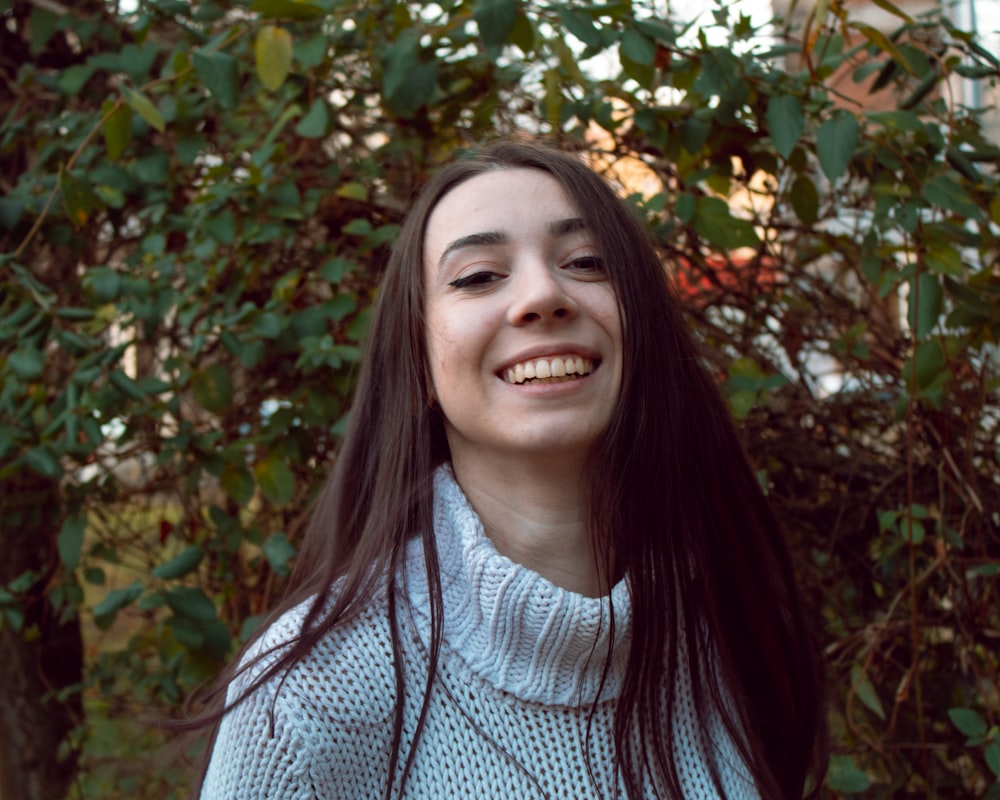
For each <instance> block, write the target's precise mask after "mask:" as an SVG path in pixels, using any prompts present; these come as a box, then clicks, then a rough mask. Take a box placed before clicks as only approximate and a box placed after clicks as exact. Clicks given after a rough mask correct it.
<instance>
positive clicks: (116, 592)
mask: <svg viewBox="0 0 1000 800" xmlns="http://www.w3.org/2000/svg"><path fill="white" fill-rule="evenodd" d="M142 591H143V589H142V584H141V583H139V581H133V582H132V583H131V584H129V585H128V586H126V587H124V588H122V589H112V590H111V591H110V592H108V593H107V595H106V596H105V597H104V599H103V600H102V601H101V602H100V603H98V604H97V605H96V606H94V616H95V617H113V616H114V615H115V614H117V613H118V612H119V611H121V610H122V609H123V608H125V606H127V605H129V604H131V603H133V602H135V601H136V600H137V599H138V598H139V595H141V594H142ZM109 622H110V620H109Z"/></svg>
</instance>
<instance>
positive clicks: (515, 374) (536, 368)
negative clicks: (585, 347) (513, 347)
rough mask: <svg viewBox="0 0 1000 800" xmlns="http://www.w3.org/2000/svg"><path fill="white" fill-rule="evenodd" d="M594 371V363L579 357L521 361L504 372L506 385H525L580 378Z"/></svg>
mask: <svg viewBox="0 0 1000 800" xmlns="http://www.w3.org/2000/svg"><path fill="white" fill-rule="evenodd" d="M593 371H594V362H593V361H592V360H591V359H589V358H582V357H581V356H556V357H554V358H537V359H534V360H532V361H522V362H521V363H520V364H515V365H514V366H513V367H508V368H507V369H506V370H504V373H503V379H504V380H505V381H507V383H525V382H526V381H531V380H551V379H567V378H569V379H573V378H582V377H583V376H584V375H589V374H590V373H591V372H593Z"/></svg>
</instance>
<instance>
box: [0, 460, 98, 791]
mask: <svg viewBox="0 0 1000 800" xmlns="http://www.w3.org/2000/svg"><path fill="white" fill-rule="evenodd" d="M61 516H62V515H61V510H60V499H59V487H58V484H57V482H55V481H52V480H50V479H48V478H43V477H40V476H37V475H33V474H31V473H26V472H23V471H21V472H18V473H15V474H14V476H12V477H9V478H4V479H3V480H2V481H0V587H7V586H8V585H9V584H10V583H11V581H13V580H15V579H17V578H19V577H20V576H22V575H24V574H25V573H26V572H30V573H32V575H33V576H34V577H33V578H32V579H31V584H30V586H29V587H27V590H26V591H24V592H19V593H17V599H18V600H19V601H20V606H19V607H20V609H21V611H23V614H24V623H23V625H21V626H20V628H19V629H16V628H15V627H14V626H13V625H12V624H11V621H10V619H9V618H8V619H4V620H3V622H2V624H0V800H60V798H63V797H65V796H66V793H67V791H68V789H69V786H70V784H71V783H72V781H73V778H74V776H75V775H76V767H77V755H78V754H77V752H76V749H75V746H73V745H71V744H69V741H68V736H69V734H70V732H71V731H72V730H73V728H75V727H76V726H77V725H78V724H79V723H80V722H81V721H82V719H83V703H82V700H81V695H80V691H79V688H78V687H79V686H80V684H81V682H82V680H83V642H82V638H81V635H80V624H79V620H78V619H77V618H76V616H75V615H74V616H73V618H72V619H70V620H69V621H60V619H59V612H58V611H57V610H56V609H54V608H53V607H52V604H51V603H50V601H49V597H48V594H47V591H46V590H47V587H48V586H49V582H50V579H51V578H52V576H53V574H54V573H55V570H56V568H57V566H58V555H57V552H56V547H55V542H56V537H57V535H58V532H59V527H60V523H61ZM64 743H65V744H64Z"/></svg>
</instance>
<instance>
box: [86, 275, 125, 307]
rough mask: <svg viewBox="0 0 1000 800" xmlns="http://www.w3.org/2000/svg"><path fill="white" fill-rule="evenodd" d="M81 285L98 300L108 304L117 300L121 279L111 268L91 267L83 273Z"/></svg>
mask: <svg viewBox="0 0 1000 800" xmlns="http://www.w3.org/2000/svg"><path fill="white" fill-rule="evenodd" d="M83 285H84V288H85V289H86V290H87V291H88V292H91V293H93V295H94V296H95V297H96V298H97V299H98V300H100V301H102V302H105V303H109V302H111V301H112V300H116V299H117V298H118V294H119V293H120V292H121V285H122V277H121V275H119V274H118V273H117V272H116V271H115V270H113V269H111V267H91V268H90V269H88V270H87V271H86V272H85V273H84V276H83Z"/></svg>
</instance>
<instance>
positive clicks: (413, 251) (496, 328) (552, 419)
mask: <svg viewBox="0 0 1000 800" xmlns="http://www.w3.org/2000/svg"><path fill="white" fill-rule="evenodd" d="M272 620H274V621H273V622H272V623H271V624H270V625H268V626H267V627H266V629H265V631H264V632H263V633H262V634H261V636H260V638H259V639H258V640H257V641H256V642H255V643H253V645H252V646H251V648H250V649H249V650H248V652H247V653H246V654H245V655H244V657H243V659H242V667H241V669H240V670H239V671H237V673H236V675H235V677H234V678H233V679H232V680H231V681H230V683H229V688H228V707H229V710H228V711H227V713H226V714H225V715H224V717H223V719H222V722H221V724H220V726H219V730H218V731H217V735H216V738H215V742H214V749H213V753H212V757H211V761H210V764H209V768H208V771H207V775H206V777H205V780H204V783H203V786H202V793H201V796H202V798H205V799H206V800H215V798H232V797H238V798H251V797H253V798H257V797H259V798H300V797H301V798H315V797H319V798H368V797H372V798H375V797H398V796H403V795H405V796H407V797H434V798H438V797H457V796H462V797H512V798H513V797H517V798H522V797H573V798H576V797H581V798H582V797H608V798H610V797H618V796H626V797H629V798H639V797H664V798H666V797H669V798H682V797H684V798H711V797H727V798H751V797H762V798H788V799H789V800H791V799H792V798H799V797H801V796H802V793H803V788H804V786H805V784H806V782H807V780H808V778H809V777H810V774H811V773H813V772H819V771H820V770H821V766H820V765H821V761H822V753H821V750H822V747H821V740H822V736H821V733H820V732H821V730H822V722H821V719H822V708H821V700H820V694H821V682H822V681H821V667H820V664H819V661H818V659H817V657H816V655H815V651H814V649H813V648H812V646H811V644H810V641H809V636H808V634H807V630H806V628H807V626H806V623H805V620H804V618H803V615H802V612H801V610H800V604H799V596H798V593H797V590H796V588H795V585H794V582H793V577H792V573H791V568H790V566H789V559H788V555H787V552H786V547H785V544H784V542H783V539H782V536H781V534H780V532H779V527H778V525H777V524H776V522H775V520H774V518H773V517H772V515H771V512H770V511H769V509H768V507H767V504H766V502H765V500H764V498H763V496H762V494H761V491H760V488H759V486H758V484H757V480H756V478H755V476H754V473H753V471H752V469H751V468H750V466H749V464H748V463H747V461H746V458H745V456H744V454H743V452H742V450H741V447H740V444H739V442H738V440H737V436H736V433H735V431H734V429H733V426H732V424H731V422H730V420H729V417H728V415H727V412H726V409H725V406H724V404H723V402H722V400H721V398H720V396H719V394H718V392H717V390H716V389H715V387H714V385H713V384H712V382H711V380H710V378H709V377H708V376H707V374H706V371H705V369H704V368H703V366H702V364H701V362H700V360H699V356H698V353H697V351H696V348H695V347H694V345H693V343H692V341H691V338H690V336H689V334H688V333H687V331H686V329H685V326H684V321H683V319H682V316H681V314H680V313H679V311H678V309H677V307H676V306H675V304H674V301H673V300H672V299H671V295H670V292H669V290H668V281H667V276H666V273H665V271H664V269H663V266H662V264H661V263H660V262H659V260H658V259H657V256H656V254H655V251H654V250H653V248H652V247H651V245H650V243H649V241H648V240H647V238H646V236H645V235H644V233H643V231H642V228H641V226H640V225H639V224H638V223H637V221H636V220H635V219H634V218H633V216H632V215H631V214H630V213H629V211H628V210H627V209H626V207H625V206H624V205H623V204H622V202H621V201H620V200H618V198H617V197H616V196H615V195H614V194H613V192H612V191H611V190H610V189H609V188H608V187H607V186H606V185H605V184H604V182H603V181H602V180H601V179H600V178H599V177H597V176H596V175H595V174H594V173H593V172H591V171H590V170H589V169H588V168H586V167H585V166H584V165H583V164H582V163H581V162H580V161H578V160H577V159H576V158H574V157H571V156H569V155H565V154H561V153H558V152H556V151H553V150H550V149H546V148H543V147H540V146H537V145H529V144H524V143H514V142H500V143H496V144H494V145H492V146H489V147H487V148H485V149H484V150H483V151H482V152H480V153H479V154H477V155H473V156H471V157H468V158H465V159H462V160H459V161H456V162H454V163H452V164H450V165H449V166H447V167H446V168H445V169H443V170H442V171H441V172H440V173H439V174H438V175H437V176H436V177H435V178H434V179H433V180H432V181H431V182H430V184H429V185H428V186H427V187H426V189H425V190H424V192H423V193H422V194H421V196H420V198H419V199H418V201H417V202H416V204H415V206H414V208H413V209H412V212H411V213H410V215H409V217H408V219H407V221H406V223H405V225H404V226H403V229H402V231H401V233H400V238H399V241H398V243H397V246H396V248H395V251H394V253H393V256H392V259H391V261H390V264H389V266H388V269H387V273H386V275H385V278H384V281H383V285H382V288H381V290H380V293H379V302H378V306H377V308H376V310H375V313H374V317H373V322H372V326H371V329H370V335H369V344H368V351H367V353H366V360H365V363H364V366H363V368H362V371H361V376H360V380H359V385H358V389H357V397H356V401H355V404H354V407H353V410H352V412H351V425H350V430H349V432H348V434H347V437H346V439H345V440H344V443H343V447H342V450H341V452H340V455H339V457H338V459H337V463H336V467H335V469H334V472H333V475H332V476H331V479H330V481H329V484H328V486H327V487H326V489H325V491H324V492H323V494H322V496H321V498H320V500H319V503H318V505H317V508H316V512H315V515H314V518H313V523H312V526H311V528H310V530H309V531H308V533H307V535H306V539H305V541H304V543H303V546H302V550H301V552H300V554H299V558H298V561H297V566H296V570H295V572H294V574H293V576H292V580H291V590H290V593H289V595H288V597H287V599H286V600H285V601H284V602H283V603H282V605H281V606H280V608H279V609H277V611H276V612H275V614H274V616H272ZM816 777H818V776H816Z"/></svg>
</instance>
